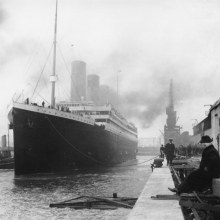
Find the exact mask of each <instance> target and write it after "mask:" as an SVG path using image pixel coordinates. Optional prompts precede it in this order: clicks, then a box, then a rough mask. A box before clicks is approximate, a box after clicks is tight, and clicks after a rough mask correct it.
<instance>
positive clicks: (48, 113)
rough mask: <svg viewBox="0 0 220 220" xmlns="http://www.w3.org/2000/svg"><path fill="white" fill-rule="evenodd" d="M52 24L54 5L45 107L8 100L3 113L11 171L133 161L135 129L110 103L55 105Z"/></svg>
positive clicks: (54, 60) (56, 169)
mask: <svg viewBox="0 0 220 220" xmlns="http://www.w3.org/2000/svg"><path fill="white" fill-rule="evenodd" d="M56 24H57V5H56V15H55V31H54V55H53V74H52V75H51V78H50V81H51V84H52V92H51V104H50V106H49V107H46V106H45V105H44V104H42V105H38V104H36V103H30V101H29V99H26V101H25V102H13V106H12V109H11V110H10V112H9V114H8V118H9V122H10V128H11V129H13V134H14V135H13V137H14V159H15V174H18V175H20V174H30V173H37V172H60V171H68V170H72V169H75V168H77V169H80V168H86V167H92V166H114V165H115V164H119V163H122V162H124V161H126V160H130V159H134V158H135V157H136V152H137V128H136V127H135V126H134V125H133V124H132V123H129V122H128V121H127V120H126V119H125V118H124V117H123V116H122V115H121V114H120V113H119V112H118V111H117V110H116V109H115V108H114V107H113V106H112V105H111V104H106V105H96V104H94V103H93V102H92V101H84V100H81V101H71V102H60V103H55V82H56V35H57V34H56V32H57V31H56V30H57V28H56ZM76 83H77V82H76Z"/></svg>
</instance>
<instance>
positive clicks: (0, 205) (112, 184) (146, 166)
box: [0, 156, 153, 220]
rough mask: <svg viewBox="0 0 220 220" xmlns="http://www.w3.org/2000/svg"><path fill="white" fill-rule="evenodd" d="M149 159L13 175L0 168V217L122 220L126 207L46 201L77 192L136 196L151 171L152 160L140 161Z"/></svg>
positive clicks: (11, 172)
mask: <svg viewBox="0 0 220 220" xmlns="http://www.w3.org/2000/svg"><path fill="white" fill-rule="evenodd" d="M150 158H153V156H138V157H137V160H133V161H129V162H126V163H124V164H123V165H120V166H118V167H113V168H103V169H96V170H87V171H73V172H72V173H68V174H62V175H61V174H60V175H57V174H47V175H45V174H38V175H28V176H19V177H17V176H14V171H13V170H0V193H1V195H0V219H10V220H11V219H21V220H26V219H28V220H29V219H89V220H93V219H94V220H96V219H108V220H113V219H126V217H127V215H128V214H129V212H130V209H124V208H119V209H116V210H107V211H106V210H92V209H83V210H74V209H71V208H50V207H49V204H50V203H56V202H61V201H64V200H68V199H72V198H74V197H78V196H81V195H87V196H105V197H111V196H112V193H113V192H117V193H118V196H120V197H122V196H125V197H138V196H139V194H140V193H141V191H142V189H143V187H144V185H145V183H146V181H147V179H148V178H149V176H150V174H151V169H150V163H151V162H152V161H148V162H146V163H142V162H144V161H146V160H149V159H150ZM136 163H139V164H138V165H136V166H130V165H131V164H136ZM141 163H142V164H141Z"/></svg>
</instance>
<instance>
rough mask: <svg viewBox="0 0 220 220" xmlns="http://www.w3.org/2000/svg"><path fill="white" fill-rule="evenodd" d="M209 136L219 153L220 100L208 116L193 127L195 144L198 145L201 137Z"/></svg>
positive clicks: (212, 107)
mask: <svg viewBox="0 0 220 220" xmlns="http://www.w3.org/2000/svg"><path fill="white" fill-rule="evenodd" d="M203 135H209V136H210V137H211V138H213V144H214V146H215V147H216V149H218V151H219V139H220V98H219V99H218V100H217V101H216V102H215V103H214V104H213V105H212V106H211V108H210V110H209V113H208V116H207V117H206V118H205V119H203V120H202V121H201V122H199V123H198V124H197V125H195V126H194V127H193V138H192V140H193V142H194V143H195V144H196V143H198V142H199V140H200V139H201V136H203Z"/></svg>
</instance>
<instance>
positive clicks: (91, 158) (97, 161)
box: [45, 116, 158, 167]
mask: <svg viewBox="0 0 220 220" xmlns="http://www.w3.org/2000/svg"><path fill="white" fill-rule="evenodd" d="M45 117H46V119H47V120H48V121H49V123H50V124H51V126H52V127H53V128H54V130H55V131H56V132H57V133H58V134H59V135H60V136H61V137H62V138H63V139H64V140H65V141H66V143H67V144H69V145H70V146H71V147H72V148H74V150H76V151H77V152H78V153H80V154H81V155H83V156H84V157H86V158H88V159H90V160H93V161H95V162H96V163H99V164H101V165H104V166H107V164H105V163H103V162H101V161H99V160H96V159H95V158H93V157H91V156H88V155H87V154H84V153H83V152H82V151H80V150H79V149H78V148H76V147H74V146H73V145H72V143H70V142H69V141H68V140H67V139H66V138H65V137H64V136H63V134H61V133H60V132H59V131H58V130H57V128H56V127H55V126H54V124H53V123H52V122H51V120H50V119H49V118H48V117H47V116H45ZM156 157H158V156H155V157H152V158H150V159H148V160H146V161H143V162H140V163H136V164H130V165H124V166H123V165H122V166H119V167H129V166H137V165H139V164H143V163H146V162H148V161H150V160H153V159H154V158H156ZM117 164H120V163H112V164H111V163H109V164H108V166H110V165H117Z"/></svg>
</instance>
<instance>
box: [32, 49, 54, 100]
mask: <svg viewBox="0 0 220 220" xmlns="http://www.w3.org/2000/svg"><path fill="white" fill-rule="evenodd" d="M52 48H53V46H51V48H50V51H49V54H48V55H47V58H46V62H45V64H44V66H43V68H42V70H41V74H40V77H39V78H38V81H37V83H36V86H35V88H34V91H33V94H32V96H31V98H32V97H33V96H34V93H35V91H36V89H37V86H38V84H39V81H40V78H41V76H42V74H43V72H44V69H45V67H46V64H47V61H48V59H49V57H50V54H51V51H52Z"/></svg>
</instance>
